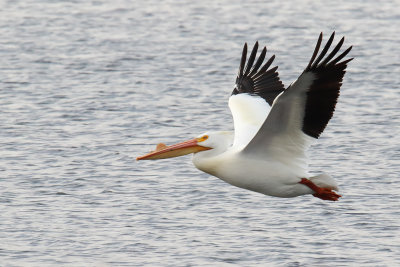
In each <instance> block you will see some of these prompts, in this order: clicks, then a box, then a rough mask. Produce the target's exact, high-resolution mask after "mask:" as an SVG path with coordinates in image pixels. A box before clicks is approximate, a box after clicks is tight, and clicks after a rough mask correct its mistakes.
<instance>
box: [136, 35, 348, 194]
mask: <svg viewBox="0 0 400 267" xmlns="http://www.w3.org/2000/svg"><path fill="white" fill-rule="evenodd" d="M322 36H323V35H322V32H321V34H320V35H319V38H318V41H317V44H316V46H315V49H314V52H313V54H312V56H311V59H310V61H309V63H308V65H307V67H306V68H305V69H304V71H303V73H301V75H300V76H299V77H298V78H297V80H295V81H294V82H293V83H292V84H290V85H289V86H288V87H287V88H286V89H285V88H284V85H283V84H282V82H281V81H280V79H279V75H278V72H277V69H278V67H273V68H270V66H271V64H272V62H273V61H274V58H275V55H273V56H272V57H271V58H269V60H267V61H266V62H265V64H264V59H265V55H266V53H267V48H266V47H264V48H263V50H262V51H261V53H260V55H259V56H258V59H257V61H256V62H255V60H256V55H257V50H258V41H257V42H256V43H255V45H254V47H253V50H252V51H251V53H250V56H249V58H248V61H247V64H246V58H247V43H245V45H244V47H243V52H242V57H241V61H240V67H239V71H238V75H237V78H236V86H235V88H234V90H233V92H232V95H231V96H230V98H229V108H230V110H231V113H232V117H233V123H234V132H231V131H209V132H206V133H204V134H201V135H199V136H197V137H196V138H194V139H191V140H189V141H185V142H182V143H178V144H175V145H170V146H167V145H165V144H162V143H160V144H158V145H157V147H156V149H155V151H152V152H150V153H148V154H146V155H144V156H141V157H138V158H137V160H155V159H165V158H172V157H178V156H183V155H186V154H190V153H193V159H192V161H193V163H194V165H195V166H196V167H197V168H198V169H199V170H201V171H204V172H206V173H208V174H210V175H213V176H216V177H218V178H220V179H222V180H223V181H225V182H227V183H229V184H231V185H234V186H237V187H240V188H244V189H248V190H252V191H255V192H259V193H262V194H265V195H269V196H275V197H283V198H289V197H296V196H300V195H306V194H312V195H313V196H314V197H317V198H320V199H323V200H330V201H337V200H338V199H339V198H340V197H341V195H339V194H337V193H336V192H335V191H339V190H338V185H337V183H336V181H335V180H334V179H333V178H332V177H331V176H330V175H328V174H325V173H320V174H319V175H316V176H310V174H309V173H308V165H307V162H308V158H307V155H306V151H307V149H308V148H309V147H310V146H311V145H312V144H313V143H314V141H316V139H318V138H319V136H320V134H321V133H322V132H323V131H324V129H325V127H326V125H327V124H328V122H329V120H330V119H331V117H332V115H333V112H334V110H335V106H336V102H337V99H338V97H339V92H340V87H341V85H342V80H343V77H344V74H345V72H346V71H345V70H346V67H347V63H348V62H350V61H351V60H353V58H349V59H345V60H342V59H343V58H344V57H345V56H346V55H347V54H348V53H349V52H350V50H351V48H352V46H350V47H349V48H347V49H346V50H345V51H344V52H342V53H341V54H339V55H338V51H339V50H340V48H341V47H342V45H343V42H344V37H343V38H342V39H341V40H340V41H339V42H338V43H337V45H336V46H335V47H334V48H333V49H332V51H331V52H330V53H329V54H327V52H328V50H329V48H330V46H331V44H332V42H333V39H334V36H335V32H333V33H332V35H331V36H330V38H329V39H328V41H327V42H326V44H325V47H324V48H323V49H322V51H321V52H320V53H319V50H320V46H321V42H322ZM254 62H255V64H254ZM261 65H262V67H261ZM260 67H261V68H260Z"/></svg>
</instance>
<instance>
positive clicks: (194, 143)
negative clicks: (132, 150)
mask: <svg viewBox="0 0 400 267" xmlns="http://www.w3.org/2000/svg"><path fill="white" fill-rule="evenodd" d="M209 149H211V148H210V147H205V146H200V145H198V139H197V138H195V139H192V140H189V141H185V142H182V143H178V144H175V145H171V146H166V145H164V144H158V145H157V148H156V150H155V151H152V152H150V153H148V154H146V155H144V156H141V157H137V158H136V160H150V159H153V160H154V159H167V158H174V157H179V156H184V155H187V154H190V153H196V152H200V151H204V150H209Z"/></svg>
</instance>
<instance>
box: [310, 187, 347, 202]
mask: <svg viewBox="0 0 400 267" xmlns="http://www.w3.org/2000/svg"><path fill="white" fill-rule="evenodd" d="M319 189H320V190H318V192H317V193H315V194H313V196H314V197H317V198H320V199H323V200H330V201H338V200H339V198H340V197H341V195H339V194H336V193H335V192H333V191H332V190H331V189H329V188H322V187H320V188H319Z"/></svg>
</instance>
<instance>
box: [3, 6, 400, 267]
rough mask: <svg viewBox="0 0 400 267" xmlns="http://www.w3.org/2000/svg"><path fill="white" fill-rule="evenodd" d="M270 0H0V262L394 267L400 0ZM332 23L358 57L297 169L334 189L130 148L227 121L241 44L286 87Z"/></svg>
mask: <svg viewBox="0 0 400 267" xmlns="http://www.w3.org/2000/svg"><path fill="white" fill-rule="evenodd" d="M269 2H270V3H267V1H246V3H240V2H239V1H227V0H225V1H218V3H217V1H187V0H186V1H146V2H144V1H143V3H139V2H138V1H123V0H118V1H105V0H99V1H86V2H83V1H50V0H47V1H1V4H0V7H1V8H0V36H1V38H0V68H1V74H0V107H1V109H0V118H1V119H0V153H1V154H0V193H1V194H0V240H1V243H0V265H1V266H55V265H56V264H57V265H65V266H145V265H148V266H207V265H208V266H349V265H350V266H351V265H352V266H396V265H400V200H399V194H400V177H399V169H400V146H399V134H400V131H399V124H400V119H399V107H400V89H399V85H400V63H399V62H400V43H399V29H400V8H399V2H396V1H392V2H391V1H382V2H380V1H353V2H352V3H348V1H331V2H324V3H316V1H306V0H304V1H300V0H299V1H288V2H285V3H282V1H269ZM321 2H322V1H321ZM334 30H336V32H337V35H338V37H341V36H342V35H345V36H346V44H347V45H351V44H352V45H354V48H353V51H352V52H351V56H354V57H355V58H356V59H355V60H354V61H353V62H351V64H350V66H349V68H348V73H347V75H346V77H345V79H344V85H343V87H342V94H341V97H340V101H339V104H338V106H337V112H336V113H335V116H334V118H333V119H332V120H331V122H330V124H329V126H328V128H327V129H326V131H325V133H324V134H323V136H322V137H321V139H320V141H319V142H318V144H317V145H315V146H314V147H313V148H312V150H311V159H312V161H311V165H310V168H311V171H312V172H314V173H318V172H319V171H325V172H327V173H330V174H332V175H333V176H334V177H335V178H336V179H337V181H338V183H339V185H340V187H341V193H342V194H343V198H342V199H341V200H340V201H339V202H337V203H331V202H324V201H321V200H319V199H316V198H313V197H312V196H303V197H297V198H293V199H279V198H273V197H269V196H264V195H261V194H257V193H253V192H250V191H245V190H242V189H239V188H235V187H232V186H230V185H228V184H225V183H224V182H222V181H220V180H218V179H217V178H214V177H211V176H209V175H207V174H204V173H201V172H200V171H198V170H196V169H195V168H194V167H193V166H192V164H191V160H190V157H189V156H186V157H183V158H177V159H170V160H165V161H157V162H139V163H137V162H135V157H136V156H138V155H141V154H143V153H145V152H147V151H149V150H151V149H153V148H154V145H155V144H157V143H158V142H165V143H168V144H170V143H174V142H178V141H182V140H186V139H188V138H192V137H194V136H197V135H198V134H200V133H202V132H205V131H206V130H210V129H211V130H230V129H231V128H232V119H231V115H230V111H229V109H228V106H227V99H228V97H229V94H230V92H231V90H232V89H233V83H234V80H235V75H236V72H237V68H238V65H239V60H240V55H241V49H242V46H243V43H244V42H249V43H250V45H251V46H252V45H253V43H254V42H255V41H256V40H259V41H260V42H261V44H262V45H267V46H268V48H269V55H272V54H276V56H277V58H276V61H275V64H277V65H279V67H280V68H279V70H280V76H281V79H282V80H283V82H284V83H285V85H288V84H290V83H291V82H292V81H293V80H294V79H296V78H297V76H298V75H299V74H300V73H301V71H302V70H303V68H304V67H305V66H306V65H307V63H308V60H309V58H310V56H311V54H312V51H313V49H314V45H315V42H316V40H317V37H318V34H319V32H320V31H323V32H324V33H325V35H326V36H327V35H329V34H330V33H331V32H332V31H334ZM337 40H339V38H337Z"/></svg>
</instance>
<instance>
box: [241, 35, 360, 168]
mask: <svg viewBox="0 0 400 267" xmlns="http://www.w3.org/2000/svg"><path fill="white" fill-rule="evenodd" d="M334 36H335V33H334V32H333V33H332V35H331V37H330V38H329V40H328V42H327V43H326V45H325V47H324V48H323V50H322V51H321V53H320V54H319V55H318V51H319V48H320V46H321V42H322V33H321V34H320V36H319V39H318V42H317V45H316V47H315V50H314V53H313V55H312V57H311V60H310V62H309V64H308V66H307V67H306V69H305V70H304V72H303V73H302V74H301V75H300V77H299V78H298V79H297V80H296V81H295V82H294V83H293V84H292V85H290V86H289V87H288V88H287V89H286V90H285V91H284V92H283V93H282V94H281V95H280V96H278V97H277V98H276V99H275V101H274V104H273V105H272V109H271V111H270V113H269V115H268V117H267V119H266V120H265V122H264V123H263V125H262V126H261V128H260V130H259V131H258V132H257V134H256V136H255V137H254V138H253V139H252V140H251V141H250V142H249V144H248V145H247V146H246V147H245V148H244V150H243V153H250V154H255V155H258V156H263V155H264V156H269V157H271V155H272V157H274V159H277V160H281V161H283V162H286V163H287V162H290V164H292V165H293V167H296V166H297V167H301V168H306V166H307V162H306V160H307V158H306V155H305V151H306V149H307V148H308V147H309V146H310V145H311V143H312V141H313V140H315V139H317V138H318V137H319V136H320V134H321V133H322V132H323V130H324V129H325V127H326V125H327V124H328V122H329V120H330V119H331V117H332V115H333V112H334V110H335V105H336V102H337V99H338V97H339V92H340V86H341V85H342V80H343V76H344V74H345V70H346V67H347V63H348V62H349V61H351V60H352V59H353V58H350V59H347V60H344V61H341V60H342V59H343V58H344V57H345V56H346V55H347V54H348V53H349V52H350V50H351V48H352V47H349V48H348V49H346V50H345V51H344V52H343V53H341V54H340V55H339V56H336V55H337V52H338V51H339V49H340V48H341V46H342V44H343V42H344V37H343V38H342V39H341V40H340V41H339V43H338V44H337V45H336V47H335V48H334V49H333V50H332V51H331V52H330V53H329V54H328V55H327V56H326V54H327V52H328V50H329V47H330V46H331V44H332V41H333V38H334ZM317 56H318V57H317ZM335 56H336V57H335Z"/></svg>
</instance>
